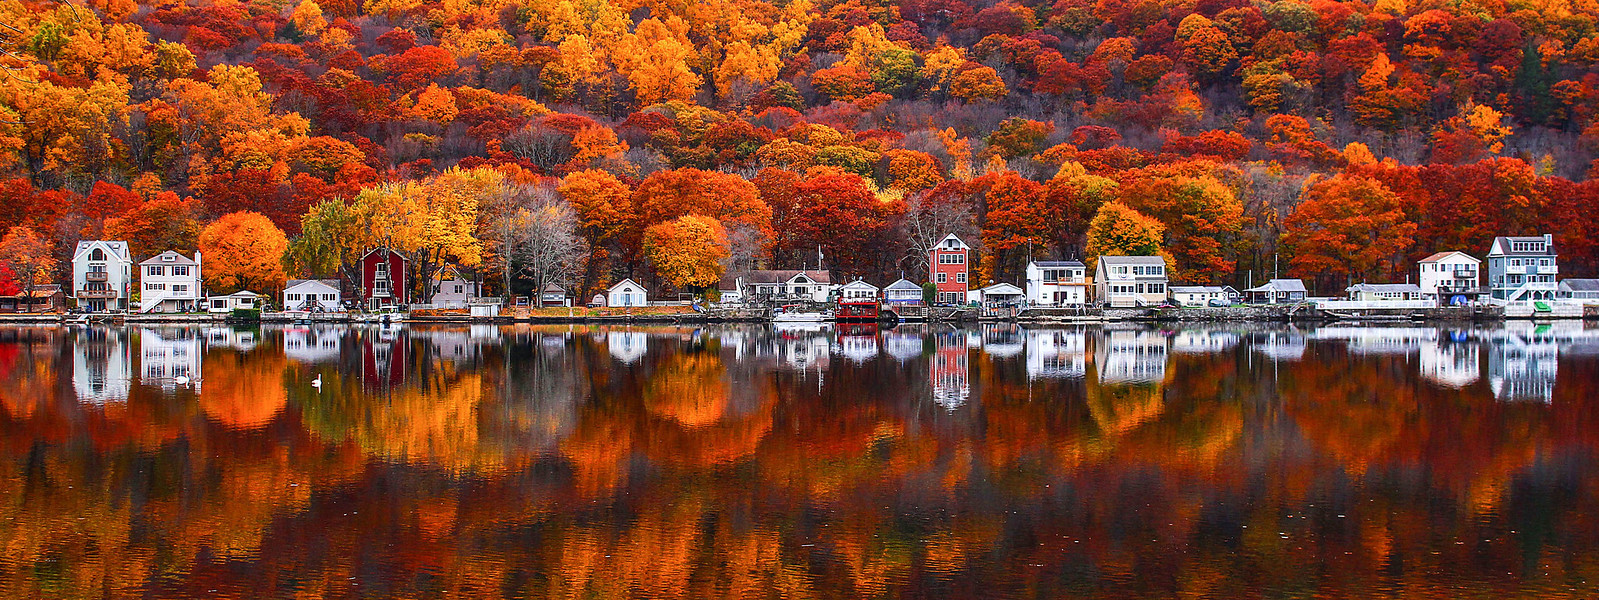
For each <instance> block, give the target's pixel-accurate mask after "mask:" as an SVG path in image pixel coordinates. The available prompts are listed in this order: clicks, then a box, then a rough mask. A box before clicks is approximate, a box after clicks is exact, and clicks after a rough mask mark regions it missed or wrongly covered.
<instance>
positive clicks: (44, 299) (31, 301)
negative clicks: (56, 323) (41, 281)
mask: <svg viewBox="0 0 1599 600" xmlns="http://www.w3.org/2000/svg"><path fill="white" fill-rule="evenodd" d="M66 307H67V295H66V293H65V292H62V291H61V286H59V285H56V284H53V283H52V284H48V285H36V286H33V291H26V290H24V291H21V292H17V295H15V296H0V313H53V312H61V311H62V310H64V309H66Z"/></svg>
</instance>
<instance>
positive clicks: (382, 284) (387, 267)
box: [358, 248, 411, 309]
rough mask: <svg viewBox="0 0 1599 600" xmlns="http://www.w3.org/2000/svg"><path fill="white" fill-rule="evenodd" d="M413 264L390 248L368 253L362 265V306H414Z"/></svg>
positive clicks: (373, 307)
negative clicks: (412, 294)
mask: <svg viewBox="0 0 1599 600" xmlns="http://www.w3.org/2000/svg"><path fill="white" fill-rule="evenodd" d="M410 263H411V261H409V260H407V259H406V258H405V255H403V254H400V253H399V252H395V251H393V250H390V249H388V248H377V249H374V250H372V251H370V252H367V253H366V255H365V256H362V257H361V261H360V269H361V272H360V280H359V281H358V284H359V293H360V295H361V298H360V300H361V306H363V307H365V308H367V309H377V308H383V307H386V306H395V305H399V304H410V303H411V279H410V271H409V268H410Z"/></svg>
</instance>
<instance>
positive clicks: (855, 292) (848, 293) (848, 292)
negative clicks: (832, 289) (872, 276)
mask: <svg viewBox="0 0 1599 600" xmlns="http://www.w3.org/2000/svg"><path fill="white" fill-rule="evenodd" d="M877 300H878V289H877V286H875V285H872V284H870V283H866V282H865V281H861V280H859V279H856V280H855V281H851V282H849V283H846V284H844V286H843V287H841V288H839V290H838V301H839V302H876V301H877Z"/></svg>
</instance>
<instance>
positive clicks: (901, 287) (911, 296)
mask: <svg viewBox="0 0 1599 600" xmlns="http://www.w3.org/2000/svg"><path fill="white" fill-rule="evenodd" d="M883 302H884V303H885V304H921V303H922V286H919V285H916V284H915V283H912V282H911V281H910V280H909V279H903V278H902V279H900V280H899V281H896V282H894V283H890V284H888V287H886V288H883Z"/></svg>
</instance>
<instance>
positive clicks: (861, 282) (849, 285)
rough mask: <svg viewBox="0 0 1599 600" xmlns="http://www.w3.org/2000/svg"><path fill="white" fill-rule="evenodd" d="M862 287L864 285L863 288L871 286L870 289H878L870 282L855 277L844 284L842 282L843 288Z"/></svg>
mask: <svg viewBox="0 0 1599 600" xmlns="http://www.w3.org/2000/svg"><path fill="white" fill-rule="evenodd" d="M862 287H865V288H871V289H872V290H874V291H875V290H877V289H878V288H877V286H875V285H872V284H870V283H866V281H864V280H861V279H856V280H855V281H851V282H849V283H846V284H844V288H845V289H849V288H862Z"/></svg>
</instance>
